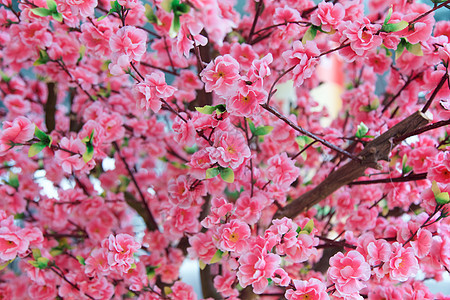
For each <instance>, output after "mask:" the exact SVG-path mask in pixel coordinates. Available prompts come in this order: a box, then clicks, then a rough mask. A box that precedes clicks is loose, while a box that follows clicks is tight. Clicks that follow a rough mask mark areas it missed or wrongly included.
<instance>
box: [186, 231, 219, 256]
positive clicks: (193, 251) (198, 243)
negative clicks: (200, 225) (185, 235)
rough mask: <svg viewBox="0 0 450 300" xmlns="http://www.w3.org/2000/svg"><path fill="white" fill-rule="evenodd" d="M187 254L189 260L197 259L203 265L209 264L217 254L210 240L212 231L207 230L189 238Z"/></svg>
mask: <svg viewBox="0 0 450 300" xmlns="http://www.w3.org/2000/svg"><path fill="white" fill-rule="evenodd" d="M189 244H190V245H191V247H190V248H188V253H189V256H190V257H191V258H199V259H201V260H202V261H203V262H205V263H209V262H210V261H211V259H212V258H213V256H214V254H215V253H216V252H217V248H216V247H215V246H214V243H213V240H212V231H211V230H208V231H207V232H206V233H203V232H199V233H197V234H195V235H193V236H190V237H189Z"/></svg>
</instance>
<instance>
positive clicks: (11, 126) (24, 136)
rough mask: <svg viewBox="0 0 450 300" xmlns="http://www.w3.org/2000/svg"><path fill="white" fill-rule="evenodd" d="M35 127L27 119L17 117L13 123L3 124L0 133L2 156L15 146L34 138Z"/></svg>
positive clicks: (6, 122)
mask: <svg viewBox="0 0 450 300" xmlns="http://www.w3.org/2000/svg"><path fill="white" fill-rule="evenodd" d="M34 130H35V126H34V124H33V123H31V121H30V120H29V119H28V118H26V117H17V118H15V119H14V120H13V121H12V122H9V121H5V122H3V129H2V131H1V132H0V154H1V153H2V152H5V151H7V150H9V149H10V148H11V147H13V146H14V144H23V143H25V142H27V141H29V140H31V139H32V138H33V136H34Z"/></svg>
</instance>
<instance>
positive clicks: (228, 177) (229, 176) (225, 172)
mask: <svg viewBox="0 0 450 300" xmlns="http://www.w3.org/2000/svg"><path fill="white" fill-rule="evenodd" d="M220 177H222V180H223V181H225V182H228V183H233V182H234V172H233V170H232V169H230V168H222V169H220Z"/></svg>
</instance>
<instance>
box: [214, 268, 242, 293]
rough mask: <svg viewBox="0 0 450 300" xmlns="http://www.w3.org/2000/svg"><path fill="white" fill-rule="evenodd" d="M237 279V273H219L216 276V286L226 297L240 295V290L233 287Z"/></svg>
mask: <svg viewBox="0 0 450 300" xmlns="http://www.w3.org/2000/svg"><path fill="white" fill-rule="evenodd" d="M235 280H236V275H235V274H234V273H232V272H225V274H223V275H218V276H216V277H214V287H215V288H216V290H217V291H218V292H219V293H221V294H222V296H224V297H230V296H234V297H237V296H238V295H239V292H238V290H236V289H235V288H232V286H233V283H234V281H235Z"/></svg>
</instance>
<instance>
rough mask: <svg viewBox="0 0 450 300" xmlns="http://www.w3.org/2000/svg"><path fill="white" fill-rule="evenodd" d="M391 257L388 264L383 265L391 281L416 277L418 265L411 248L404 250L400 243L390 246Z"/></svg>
mask: <svg viewBox="0 0 450 300" xmlns="http://www.w3.org/2000/svg"><path fill="white" fill-rule="evenodd" d="M392 251H393V253H392V256H391V258H390V260H389V262H388V263H386V264H384V265H383V268H384V270H385V271H386V272H389V275H390V277H391V279H393V280H398V281H406V280H408V279H409V278H411V277H414V276H416V274H417V272H418V271H419V263H418V261H417V258H416V256H415V255H414V250H413V248H411V247H409V248H404V247H403V246H402V244H400V243H397V242H395V243H393V244H392Z"/></svg>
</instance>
